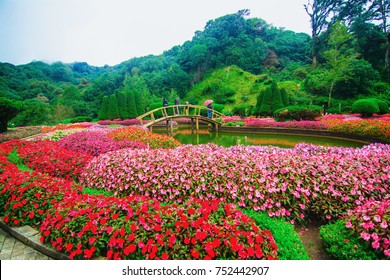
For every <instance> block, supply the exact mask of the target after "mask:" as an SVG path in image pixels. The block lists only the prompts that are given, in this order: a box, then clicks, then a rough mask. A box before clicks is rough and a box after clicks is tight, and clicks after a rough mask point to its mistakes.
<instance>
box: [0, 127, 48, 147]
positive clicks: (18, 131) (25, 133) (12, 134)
mask: <svg viewBox="0 0 390 280" xmlns="http://www.w3.org/2000/svg"><path fill="white" fill-rule="evenodd" d="M38 133H41V127H40V126H39V127H38V126H26V127H18V128H15V129H9V130H8V131H6V132H4V133H0V143H1V142H5V141H8V140H12V139H21V138H26V137H29V136H32V135H35V134H38Z"/></svg>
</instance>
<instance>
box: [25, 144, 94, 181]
mask: <svg viewBox="0 0 390 280" xmlns="http://www.w3.org/2000/svg"><path fill="white" fill-rule="evenodd" d="M18 153H19V156H20V158H22V159H23V161H24V162H25V163H26V164H27V165H28V167H29V168H32V169H35V170H37V171H40V172H43V173H47V174H50V175H51V176H55V177H62V178H67V179H70V178H72V179H75V180H77V178H78V176H79V174H80V173H81V171H82V170H83V168H84V166H85V165H86V164H87V163H88V162H89V161H90V160H91V158H92V156H91V155H89V154H86V153H77V152H73V151H70V150H67V149H64V148H62V147H60V146H59V144H58V143H56V142H51V141H47V140H45V141H39V142H27V143H26V145H25V146H24V147H21V148H20V149H19V150H18Z"/></svg>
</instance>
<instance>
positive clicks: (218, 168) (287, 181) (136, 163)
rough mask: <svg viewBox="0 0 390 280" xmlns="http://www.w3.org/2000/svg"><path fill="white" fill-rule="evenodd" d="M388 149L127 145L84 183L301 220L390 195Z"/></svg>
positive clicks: (100, 161)
mask: <svg viewBox="0 0 390 280" xmlns="http://www.w3.org/2000/svg"><path fill="white" fill-rule="evenodd" d="M389 147H390V146H387V145H372V146H367V147H365V148H364V149H343V148H324V147H319V148H316V147H315V146H310V145H300V146H298V147H297V148H296V149H281V148H275V147H242V146H234V147H230V148H223V147H218V146H216V145H199V146H182V147H179V148H176V149H167V150H153V151H150V150H127V149H125V150H121V151H118V152H110V153H107V154H104V155H101V156H99V157H97V158H94V159H93V160H92V161H91V162H90V163H89V165H88V166H87V167H86V169H85V171H84V173H83V174H82V176H81V178H82V179H81V182H82V184H84V185H86V186H90V187H93V188H97V189H99V188H101V189H106V190H110V191H114V192H115V193H116V194H118V195H119V196H126V195H132V194H137V195H143V196H147V197H153V198H155V199H157V200H159V201H162V202H168V201H177V202H182V201H185V200H186V199H187V198H189V197H190V196H195V197H197V198H199V199H222V200H224V201H226V202H229V203H237V204H238V205H239V206H241V207H248V208H251V209H254V210H263V211H267V212H268V213H269V215H270V216H282V217H287V218H288V219H290V220H301V219H304V217H305V215H306V214H307V213H308V212H312V213H315V214H316V215H318V216H319V217H320V218H323V219H332V218H333V219H334V218H337V217H340V216H341V215H343V214H345V213H346V211H347V210H350V209H353V208H355V207H356V206H358V205H362V204H363V203H364V202H365V201H366V200H367V199H376V200H382V199H385V198H387V197H388V196H389V181H390V175H389V174H390V148H389ZM324 213H325V214H324Z"/></svg>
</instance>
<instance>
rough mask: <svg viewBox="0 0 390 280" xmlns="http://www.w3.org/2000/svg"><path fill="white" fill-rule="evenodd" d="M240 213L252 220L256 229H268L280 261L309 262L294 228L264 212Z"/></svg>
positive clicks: (246, 211)
mask: <svg viewBox="0 0 390 280" xmlns="http://www.w3.org/2000/svg"><path fill="white" fill-rule="evenodd" d="M241 211H242V213H244V214H245V215H247V216H248V217H250V218H252V219H253V220H254V221H255V222H256V225H257V226H258V227H260V228H261V229H268V230H269V231H271V233H272V235H273V237H274V238H275V242H276V245H278V257H279V259H280V260H309V259H310V258H309V255H308V254H307V251H306V248H305V247H304V246H303V244H302V241H301V239H300V238H299V235H298V233H297V232H296V231H295V230H294V226H293V225H292V224H291V223H288V222H287V221H286V220H285V219H282V218H271V217H270V216H268V214H267V213H265V212H255V211H251V210H241Z"/></svg>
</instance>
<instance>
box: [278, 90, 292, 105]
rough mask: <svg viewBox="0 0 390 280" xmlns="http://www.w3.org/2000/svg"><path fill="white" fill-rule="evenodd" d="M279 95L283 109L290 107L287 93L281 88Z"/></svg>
mask: <svg viewBox="0 0 390 280" xmlns="http://www.w3.org/2000/svg"><path fill="white" fill-rule="evenodd" d="M280 95H281V96H282V101H283V107H287V106H289V105H290V99H289V97H288V93H287V91H286V89H284V88H282V89H281V90H280Z"/></svg>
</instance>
